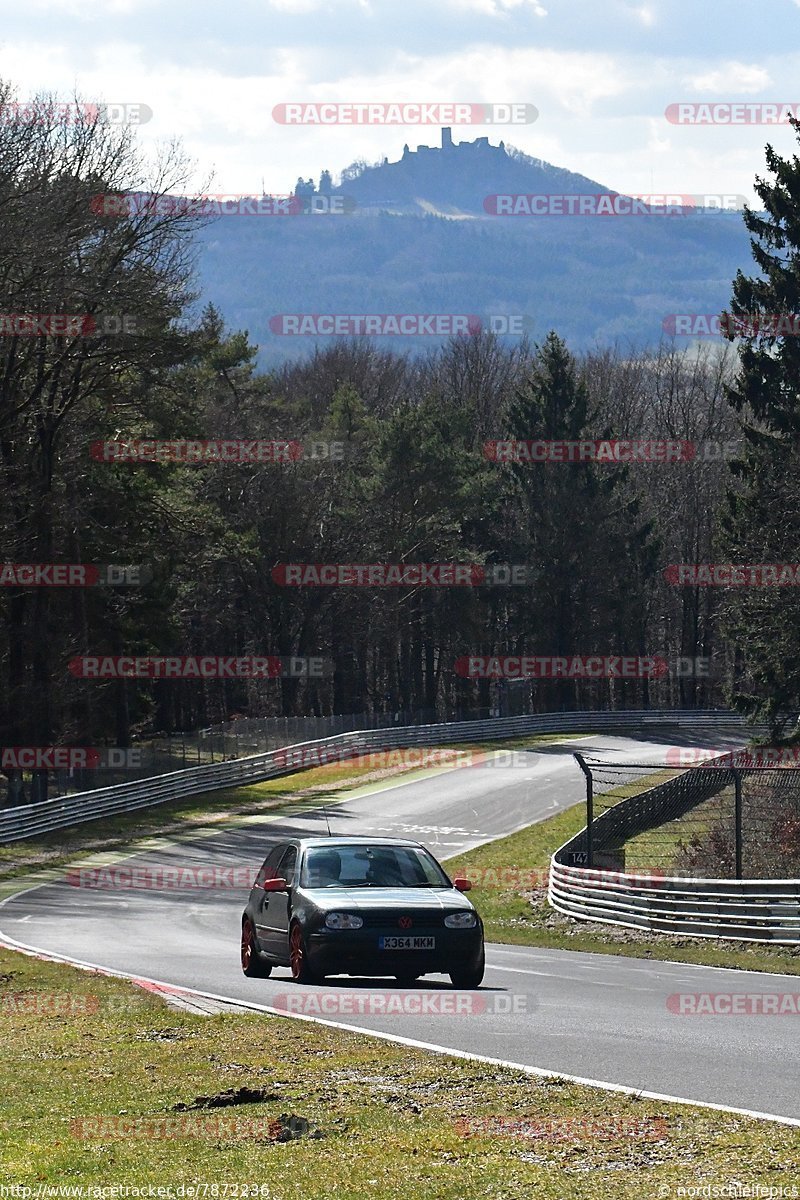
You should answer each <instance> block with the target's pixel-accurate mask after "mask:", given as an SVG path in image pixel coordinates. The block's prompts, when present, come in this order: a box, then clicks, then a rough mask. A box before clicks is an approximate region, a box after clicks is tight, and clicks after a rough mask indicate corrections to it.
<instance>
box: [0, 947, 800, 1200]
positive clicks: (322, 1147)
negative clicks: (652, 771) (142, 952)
mask: <svg viewBox="0 0 800 1200" xmlns="http://www.w3.org/2000/svg"><path fill="white" fill-rule="evenodd" d="M257 995H258V991H257V985H256V986H254V996H255V997H257ZM54 1011H58V1012H59V1013H60V1016H59V1017H58V1018H57V1019H56V1018H55V1017H54V1016H53V1012H54ZM0 1013H2V1021H1V1022H0V1089H1V1090H2V1095H3V1097H4V1105H3V1111H2V1115H1V1116H0V1129H2V1137H1V1138H0V1178H2V1179H3V1181H4V1183H5V1184H7V1185H8V1184H17V1185H19V1186H27V1187H31V1188H33V1189H34V1192H35V1189H36V1187H37V1185H51V1186H61V1187H67V1186H70V1185H73V1186H75V1185H79V1186H82V1187H83V1188H89V1187H109V1186H112V1185H128V1186H138V1187H145V1188H147V1187H148V1186H153V1187H162V1188H170V1189H172V1191H171V1192H169V1193H166V1194H167V1195H169V1196H171V1197H176V1196H179V1195H180V1194H181V1193H180V1192H179V1191H178V1190H177V1189H179V1188H180V1186H181V1185H183V1188H184V1191H183V1195H191V1193H190V1192H188V1191H187V1190H186V1189H187V1188H188V1187H189V1186H190V1185H195V1186H196V1187H198V1188H200V1187H202V1185H206V1186H207V1189H208V1190H207V1191H206V1193H205V1194H206V1196H208V1197H212V1196H214V1193H213V1192H212V1191H211V1190H210V1189H211V1188H213V1187H214V1186H215V1185H216V1187H217V1189H218V1190H217V1192H216V1195H217V1196H218V1197H220V1198H223V1197H224V1196H226V1195H227V1196H230V1197H231V1198H232V1200H235V1198H236V1197H242V1196H246V1195H247V1196H249V1197H253V1196H259V1197H264V1198H266V1197H269V1200H295V1198H297V1200H299V1198H300V1197H302V1198H303V1200H330V1198H331V1197H337V1198H338V1200H363V1198H364V1197H374V1198H375V1200H416V1198H417V1197H420V1198H422V1197H424V1198H425V1200H464V1197H469V1198H470V1200H471V1198H473V1197H478V1196H480V1197H482V1198H484V1200H519V1198H521V1197H531V1198H533V1197H536V1198H537V1200H538V1198H539V1197H541V1198H542V1200H556V1198H558V1200H576V1198H578V1197H585V1196H586V1195H587V1194H591V1196H592V1197H593V1198H597V1200H628V1198H630V1200H642V1198H644V1197H651V1196H652V1197H655V1196H669V1195H675V1196H677V1195H679V1194H680V1192H679V1191H678V1189H679V1188H682V1187H683V1188H685V1187H686V1186H687V1185H691V1186H696V1185H702V1184H706V1183H708V1184H711V1185H726V1184H727V1185H730V1184H732V1183H733V1182H734V1181H735V1180H739V1179H741V1178H743V1177H745V1176H746V1178H747V1179H748V1182H749V1183H751V1184H755V1183H756V1182H758V1183H759V1184H761V1185H763V1186H764V1187H767V1186H772V1187H775V1186H777V1185H780V1184H785V1185H786V1186H787V1187H788V1185H789V1184H791V1182H792V1180H793V1179H795V1180H796V1161H797V1159H796V1156H797V1144H798V1131H797V1130H796V1129H793V1128H788V1127H786V1126H782V1125H778V1124H773V1123H769V1122H765V1121H757V1120H754V1119H750V1118H746V1117H741V1116H736V1115H733V1114H726V1113H716V1112H711V1111H708V1110H703V1109H697V1108H692V1107H691V1106H688V1105H671V1104H665V1103H662V1102H656V1101H646V1100H640V1099H637V1098H635V1097H630V1096H622V1095H618V1094H614V1093H606V1092H602V1091H600V1090H598V1089H593V1088H587V1087H582V1086H578V1085H575V1084H571V1083H567V1082H562V1081H558V1080H546V1079H537V1078H532V1077H531V1076H528V1075H526V1074H524V1073H522V1072H516V1071H513V1070H507V1069H505V1068H501V1067H495V1066H492V1065H490V1064H485V1063H471V1062H468V1061H464V1060H459V1059H455V1058H450V1057H448V1056H442V1055H434V1054H431V1053H425V1052H422V1051H417V1050H413V1049H410V1048H407V1047H403V1046H398V1045H392V1044H391V1043H387V1042H382V1041H380V1040H377V1039H372V1038H368V1037H365V1036H362V1035H359V1034H351V1033H349V1032H345V1031H342V1030H339V1029H331V1028H327V1027H324V1026H320V1025H314V1026H311V1025H309V1024H307V1023H305V1022H299V1021H292V1020H288V1019H286V1018H281V1017H272V1016H269V1015H266V1014H264V1015H261V1014H252V1015H251V1014H248V1015H240V1014H220V1015H216V1016H211V1017H201V1016H196V1015H193V1014H188V1013H183V1012H174V1011H172V1010H170V1009H167V1008H166V1007H165V1006H164V1003H163V1001H162V1000H161V999H160V998H158V997H155V996H153V995H151V994H149V993H146V992H142V991H140V990H139V989H137V988H135V987H134V986H133V985H129V984H127V983H125V982H123V981H121V980H115V979H109V978H106V977H103V976H99V975H94V974H89V973H86V972H82V971H78V970H75V969H73V968H70V967H67V966H62V965H60V964H55V963H49V962H42V961H39V960H37V959H34V958H29V957H27V956H24V955H20V954H14V953H12V952H9V951H4V950H0ZM432 1019H433V1020H435V1018H432ZM212 1105H213V1107H212ZM100 1119H105V1125H104V1126H103V1127H100V1126H99V1125H98V1121H99V1120H100ZM117 1123H118V1124H117ZM754 1164H757V1166H756V1165H754ZM590 1175H591V1182H590V1180H589V1176H590ZM246 1187H248V1188H249V1189H250V1190H249V1191H246V1190H244V1189H245V1188H246ZM223 1188H227V1191H226V1192H223ZM254 1189H258V1190H254ZM587 1189H588V1190H587ZM18 1194H19V1193H18ZM39 1194H40V1195H47V1193H46V1192H40V1193H39ZM62 1194H64V1193H62ZM67 1194H68V1193H67ZM144 1194H145V1195H146V1194H147V1193H146V1192H145V1193H144ZM202 1194H203V1193H202V1192H196V1193H195V1195H198V1196H201V1197H202ZM764 1194H773V1195H775V1194H777V1193H776V1192H772V1193H767V1192H765V1193H764ZM787 1194H788V1193H787ZM84 1195H85V1196H86V1195H91V1193H88V1192H84Z"/></svg>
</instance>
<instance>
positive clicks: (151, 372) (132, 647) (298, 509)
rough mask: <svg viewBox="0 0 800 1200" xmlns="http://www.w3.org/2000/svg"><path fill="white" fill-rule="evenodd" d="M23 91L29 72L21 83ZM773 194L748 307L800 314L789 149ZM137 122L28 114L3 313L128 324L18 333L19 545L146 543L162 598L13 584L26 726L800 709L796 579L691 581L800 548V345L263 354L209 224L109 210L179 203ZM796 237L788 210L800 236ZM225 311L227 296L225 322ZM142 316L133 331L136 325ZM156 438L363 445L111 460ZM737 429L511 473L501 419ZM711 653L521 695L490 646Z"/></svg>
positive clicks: (90, 553) (14, 143)
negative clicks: (304, 583) (292, 668)
mask: <svg viewBox="0 0 800 1200" xmlns="http://www.w3.org/2000/svg"><path fill="white" fill-rule="evenodd" d="M8 95H10V93H9V92H6V93H5V94H0V102H1V101H2V100H3V99H4V98H5V97H7V96H8ZM769 166H770V168H771V170H772V171H773V172H774V173H775V174H776V175H777V177H778V179H777V182H776V183H775V184H774V185H770V186H768V185H766V184H763V185H762V190H761V192H760V194H761V197H762V199H763V200H764V204H765V209H766V214H767V215H766V217H763V218H762V217H759V218H758V219H756V218H755V216H754V215H753V214H749V215H747V216H746V219H747V220H748V222H751V224H749V225H748V228H749V230H750V232H751V234H752V235H753V237H754V238H756V240H757V241H760V242H762V243H763V245H764V246H765V247H766V249H764V250H763V252H762V257H761V258H759V259H758V267H759V268H760V269H761V270H762V271H763V272H764V273H765V275H766V277H767V282H766V283H764V284H756V283H755V282H754V281H752V280H747V279H745V278H744V277H743V276H740V277H739V279H737V281H735V285H734V302H733V305H732V312H733V313H734V314H737V313H738V314H746V313H754V312H770V311H776V306H777V310H780V311H785V310H786V309H787V306H791V305H795V307H793V308H791V311H794V312H797V311H800V303H798V301H800V297H798V296H797V295H796V293H797V286H798V285H797V279H798V277H800V274H799V273H798V271H797V251H796V246H797V245H798V244H800V207H799V206H798V200H797V197H798V196H800V184H799V183H798V178H799V177H800V167H798V165H797V164H796V163H795V164H794V166H787V165H786V164H783V163H781V162H780V160H778V159H776V158H774V157H773V160H772V161H771V162H770V163H769ZM148 170H149V174H148V175H147V176H145V175H144V173H143V167H142V164H141V161H140V159H139V156H138V152H137V149H136V146H135V143H134V142H133V140H132V138H131V135H130V134H129V133H128V132H125V131H122V132H120V131H119V130H116V129H114V128H113V127H110V126H106V125H102V124H80V123H72V124H64V123H63V122H58V121H56V120H54V121H52V122H46V121H40V122H38V123H35V124H28V125H16V126H15V125H3V126H0V290H1V291H2V295H3V300H2V304H1V305H0V309H1V310H2V314H5V315H6V316H8V315H9V314H12V315H13V314H16V315H19V314H43V313H57V314H83V315H88V316H89V317H91V318H92V319H93V320H94V321H95V322H96V325H97V332H95V333H92V334H91V335H88V336H87V335H80V336H74V335H70V334H63V333H60V332H58V333H51V334H49V335H48V336H25V335H24V334H20V333H19V332H14V329H18V327H17V326H14V325H13V324H9V323H8V322H7V323H6V325H5V326H4V327H3V328H4V332H3V333H2V336H0V472H1V473H2V488H1V489H0V531H1V532H2V545H3V547H4V550H3V553H2V555H0V559H2V561H3V562H4V563H15V564H22V563H26V564H27V563H52V562H57V563H101V564H103V563H116V564H143V565H145V566H146V567H147V568H149V571H150V572H151V576H152V577H151V579H150V582H148V583H146V584H145V585H143V586H140V587H127V588H114V587H105V588H102V587H93V588H75V587H64V588H46V587H36V588H34V587H26V586H13V585H12V586H3V587H0V679H1V680H2V686H0V746H53V745H67V744H81V745H89V744H99V743H100V742H101V741H104V740H108V739H110V740H111V741H113V742H114V743H115V744H116V745H118V746H127V745H129V744H130V741H131V739H132V738H134V737H136V736H140V735H142V734H146V733H150V732H153V731H172V730H190V729H194V728H197V727H198V726H200V725H203V724H208V723H210V722H212V721H213V722H216V721H224V720H226V719H228V718H229V717H231V716H232V715H233V714H245V715H250V716H265V715H274V714H275V715H276V714H281V715H302V714H315V715H327V714H332V713H351V712H369V713H383V712H385V713H389V712H393V711H396V710H403V711H406V712H411V711H415V710H416V711H420V712H421V711H424V712H426V713H428V714H430V715H432V716H433V715H435V716H436V717H438V718H439V719H448V718H449V717H452V716H454V715H459V716H462V717H469V716H471V715H477V714H479V713H485V712H487V711H511V710H512V708H513V711H554V710H560V709H573V708H581V709H593V708H608V707H615V708H641V707H647V706H653V707H673V706H675V707H684V708H685V707H693V706H697V707H714V706H724V705H727V704H729V703H735V704H739V705H740V706H741V707H742V708H743V709H744V710H746V711H750V712H758V713H762V714H764V713H766V714H767V715H769V716H770V717H771V718H774V721H775V724H776V728H777V727H779V726H780V719H781V714H783V713H786V712H788V711H791V710H793V709H796V708H797V707H798V706H800V666H798V656H797V653H796V649H795V648H794V642H795V639H796V638H797V637H798V632H797V631H798V628H800V626H799V625H798V621H797V619H796V618H797V602H796V596H797V591H796V590H795V589H793V588H791V587H787V588H772V589H764V588H762V589H755V588H727V589H726V588H718V587H705V586H675V585H674V584H673V583H671V582H670V580H669V579H668V578H667V576H666V575H665V570H666V568H667V567H668V566H669V565H670V564H674V563H711V562H737V563H763V562H798V561H800V553H798V550H800V545H798V533H800V505H798V500H797V492H796V487H794V486H793V483H794V479H793V474H794V471H795V469H796V465H797V453H798V451H797V434H798V432H800V428H799V426H800V408H798V398H797V386H796V380H797V370H798V364H799V361H800V342H799V341H798V339H796V338H792V337H787V338H782V339H778V342H777V344H776V339H772V341H771V342H770V340H769V339H765V338H763V337H760V338H759V337H755V338H750V339H746V340H745V342H744V343H742V344H740V347H739V353H738V355H737V352H736V351H735V350H734V349H733V348H732V347H730V346H729V347H727V348H725V349H724V350H723V351H720V350H719V349H710V348H709V349H703V350H696V349H694V350H691V351H687V350H680V349H676V347H675V346H674V345H673V344H670V343H666V342H665V343H662V344H661V345H659V346H657V347H654V348H653V349H652V350H651V351H649V352H646V353H645V352H641V351H638V352H636V353H632V352H627V351H626V349H625V348H624V347H616V348H611V349H599V350H597V351H596V352H593V353H588V354H582V355H580V356H578V357H576V356H573V355H572V354H571V353H570V351H569V349H568V347H567V346H566V345H565V344H564V343H563V341H562V340H560V339H559V337H558V336H557V333H551V334H549V335H548V336H547V337H546V338H544V339H543V340H542V341H541V342H540V343H539V344H528V343H527V342H525V341H519V342H517V343H515V344H511V345H508V344H504V343H503V342H502V341H501V340H498V339H497V338H495V337H494V336H493V335H491V334H488V333H485V332H481V333H476V334H475V335H473V336H467V337H460V338H454V339H452V340H450V341H449V342H448V343H446V344H444V345H442V346H440V347H438V348H437V349H436V350H434V351H432V352H430V353H429V354H428V355H425V356H422V357H414V358H412V357H407V356H404V355H402V354H401V353H392V352H388V351H385V350H378V349H376V348H375V347H374V346H372V345H370V344H369V342H367V341H364V340H361V341H359V340H347V341H344V340H343V341H342V342H341V343H339V344H337V345H335V346H334V347H333V348H330V349H326V350H324V351H318V352H316V353H313V352H312V353H310V355H309V357H308V358H307V359H306V360H304V361H302V362H299V363H296V364H293V365H288V366H286V365H284V366H281V367H280V368H279V369H276V370H274V371H272V372H266V373H259V372H258V371H257V370H256V368H255V366H254V359H255V355H256V347H255V346H253V345H252V344H250V342H249V341H248V336H247V334H246V333H245V332H243V331H235V330H233V331H231V330H228V329H226V326H225V321H224V314H220V313H218V312H217V311H215V310H214V308H213V307H212V306H210V305H208V304H205V303H204V301H203V298H202V296H198V295H196V294H195V292H194V291H193V286H194V284H193V272H192V256H193V239H194V237H195V234H196V229H197V225H198V221H197V219H196V218H194V217H192V216H190V215H188V214H187V213H186V212H183V213H181V212H180V211H173V212H158V211H156V210H154V209H153V210H147V209H144V210H143V211H139V212H136V213H134V214H131V215H128V216H124V217H120V216H116V215H104V212H103V210H102V206H98V205H97V204H96V203H94V204H93V202H92V198H93V197H96V196H97V195H98V194H103V193H105V192H124V191H128V190H138V191H143V190H146V191H148V192H156V193H162V192H168V191H169V192H176V191H180V189H181V187H185V179H186V172H187V166H186V164H185V163H184V162H183V161H182V160H181V157H180V153H179V152H178V151H177V150H175V149H171V150H168V151H166V152H164V154H163V157H162V160H161V162H160V165H159V167H158V168H157V169H156V172H155V174H153V169H152V168H149V169H148ZM787 230H788V232H787ZM198 314H199V315H198ZM122 315H128V316H133V317H134V318H135V321H134V323H133V325H131V324H130V323H129V324H128V325H127V326H125V327H123V328H122V330H121V332H117V328H118V327H119V322H118V321H117V322H116V324H115V322H114V321H110V322H109V321H108V320H107V319H108V318H109V317H120V316H122ZM136 438H151V439H178V438H181V439H182V438H190V439H213V438H226V439H234V438H242V439H248V440H252V439H268V440H287V441H295V442H299V443H301V444H302V445H303V446H305V447H309V446H310V445H311V443H325V444H330V443H336V444H339V445H341V446H342V447H343V454H342V457H341V460H339V459H338V458H337V457H335V456H332V455H331V454H327V455H324V454H322V453H320V454H319V455H317V456H312V455H311V454H310V453H308V452H306V453H305V454H303V455H302V456H301V457H299V458H296V459H293V460H292V461H289V462H277V463H255V464H254V463H243V464H234V463H226V464H220V463H206V464H202V465H181V464H176V463H168V462H165V463H129V462H114V461H110V462H103V461H99V460H98V459H97V458H96V457H93V456H92V453H91V450H90V448H91V446H92V444H93V443H97V442H103V441H112V440H115V441H120V440H128V439H136ZM600 438H642V439H647V440H660V439H669V440H676V441H677V440H683V441H689V442H693V443H714V444H715V445H717V446H721V445H723V444H726V443H727V444H730V443H736V444H737V445H738V446H740V447H741V457H740V461H738V462H735V463H733V464H731V463H729V462H727V461H725V460H724V459H723V458H722V457H721V456H720V455H718V454H716V453H712V456H711V457H710V459H709V460H708V461H707V460H706V459H705V455H704V454H703V453H702V452H701V454H700V456H699V457H698V458H696V459H695V460H694V461H691V462H678V463H657V462H656V463H646V464H631V465H627V466H620V465H610V464H607V463H593V462H576V463H561V464H557V463H550V464H541V463H540V464H526V463H498V462H495V461H492V460H491V459H490V458H489V457H487V455H486V453H485V451H484V446H485V444H486V443H487V442H489V441H494V440H498V439H519V440H540V439H541V440H569V441H577V440H581V439H600ZM399 562H403V563H475V564H492V563H513V564H527V566H528V568H529V570H530V580H529V582H528V583H527V584H526V585H525V586H509V587H493V588H487V587H481V586H476V587H469V588H465V587H450V588H448V587H442V588H432V587H413V586H408V587H399V588H398V587H392V588H369V587H359V588H353V587H284V586H281V585H280V584H279V583H277V582H275V579H274V578H273V571H274V569H275V568H276V567H277V566H279V565H280V564H285V563H399ZM87 654H104V655H122V654H132V655H164V654H167V655H280V656H324V657H325V658H327V659H330V660H331V661H332V663H333V672H332V674H329V675H325V676H324V677H322V678H320V679H300V678H283V679H271V680H259V679H256V680H224V681H223V680H205V681H202V682H190V681H165V680H162V681H157V682H153V681H149V680H142V679H137V680H132V679H128V680H110V681H88V680H85V679H80V678H76V677H75V676H74V674H72V673H71V672H70V670H69V663H70V661H71V660H72V659H73V658H75V657H76V656H79V655H87ZM481 654H483V655H489V654H491V655H504V654H531V655H568V656H569V655H643V656H646V655H657V656H661V657H663V658H665V659H666V660H667V661H668V662H669V663H670V664H675V663H676V662H677V660H678V659H679V658H681V659H683V660H687V659H694V658H700V659H702V660H704V661H705V662H706V663H707V664H708V665H709V668H710V674H709V676H708V677H706V676H705V675H704V674H702V673H700V674H695V675H689V674H687V675H678V674H676V673H675V672H674V671H672V672H671V673H670V674H669V675H667V676H664V677H662V678H659V679H650V680H648V679H641V680H628V681H621V680H613V679H597V680H581V679H578V680H564V679H562V680H547V679H537V680H533V681H527V682H525V683H522V684H510V683H507V684H499V685H498V683H497V682H493V681H490V680H488V679H484V680H480V681H476V680H471V679H467V678H464V677H463V676H461V675H459V674H458V673H457V672H456V671H455V669H454V666H455V662H456V660H457V659H458V658H459V657H462V656H465V655H481Z"/></svg>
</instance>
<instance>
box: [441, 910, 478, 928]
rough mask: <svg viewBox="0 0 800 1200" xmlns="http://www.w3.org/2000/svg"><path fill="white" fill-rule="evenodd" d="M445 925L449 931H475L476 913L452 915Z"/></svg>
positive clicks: (445, 921)
mask: <svg viewBox="0 0 800 1200" xmlns="http://www.w3.org/2000/svg"><path fill="white" fill-rule="evenodd" d="M444 923H445V925H446V926H447V928H448V929H473V928H474V927H475V925H476V924H477V921H476V917H475V913H474V912H457V913H450V916H449V917H445V919H444Z"/></svg>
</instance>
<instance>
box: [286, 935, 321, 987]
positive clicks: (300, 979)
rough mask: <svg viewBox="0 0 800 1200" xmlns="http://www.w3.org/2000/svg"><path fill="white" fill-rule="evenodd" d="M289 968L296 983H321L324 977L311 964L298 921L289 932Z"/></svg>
mask: <svg viewBox="0 0 800 1200" xmlns="http://www.w3.org/2000/svg"><path fill="white" fill-rule="evenodd" d="M289 967H290V968H291V972H292V979H293V980H294V982H295V983H320V982H321V979H322V977H321V976H320V975H318V974H317V972H316V971H314V970H313V969H312V968H311V966H310V964H309V961H308V950H307V949H306V943H305V938H304V937H303V931H302V929H301V928H300V926H299V924H298V923H297V921H295V922H294V923H293V924H292V927H291V929H290V930H289Z"/></svg>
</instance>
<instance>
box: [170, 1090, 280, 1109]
mask: <svg viewBox="0 0 800 1200" xmlns="http://www.w3.org/2000/svg"><path fill="white" fill-rule="evenodd" d="M282 1099H283V1096H279V1095H278V1093H277V1092H268V1091H267V1090H266V1088H249V1087H240V1088H228V1089H227V1090H226V1091H224V1092H217V1094H216V1095H215V1096H195V1098H194V1100H192V1102H191V1104H183V1103H181V1104H173V1106H172V1111H173V1112H195V1111H196V1110H198V1109H203V1108H233V1107H234V1106H235V1105H238V1104H264V1103H266V1102H267V1101H268V1100H282Z"/></svg>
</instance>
